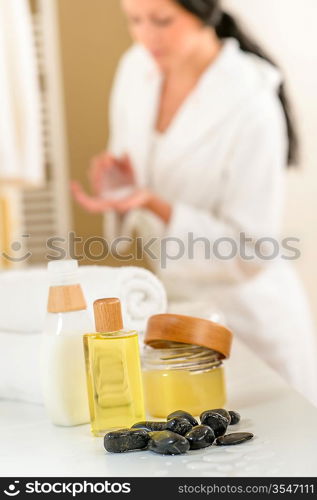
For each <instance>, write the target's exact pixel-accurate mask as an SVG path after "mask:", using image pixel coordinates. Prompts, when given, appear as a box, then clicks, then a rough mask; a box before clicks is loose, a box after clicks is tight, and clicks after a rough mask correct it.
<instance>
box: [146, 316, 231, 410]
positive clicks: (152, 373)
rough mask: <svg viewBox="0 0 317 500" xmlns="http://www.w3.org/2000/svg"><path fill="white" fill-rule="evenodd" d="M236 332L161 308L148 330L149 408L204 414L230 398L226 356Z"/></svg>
mask: <svg viewBox="0 0 317 500" xmlns="http://www.w3.org/2000/svg"><path fill="white" fill-rule="evenodd" d="M232 337H233V335H232V332H231V331H230V330H229V329H228V328H226V327H225V326H223V325H220V324H218V323H214V322H212V321H209V320H207V319H202V318H195V317H192V316H183V315H177V314H157V315H155V316H151V318H150V319H149V321H148V324H147V329H146V332H145V336H144V343H145V344H146V347H145V348H144V354H143V381H144V390H145V400H146V409H147V413H148V414H149V415H151V416H153V417H160V418H166V416H167V415H168V414H169V413H172V412H174V411H177V410H184V411H188V412H189V413H191V414H192V415H199V414H200V413H201V412H203V411H205V410H206V409H211V408H221V407H223V406H225V404H226V383H225V373H224V363H223V362H224V360H225V359H227V358H228V357H229V356H230V350H231V344H232Z"/></svg>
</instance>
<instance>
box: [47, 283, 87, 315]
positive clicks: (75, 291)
mask: <svg viewBox="0 0 317 500" xmlns="http://www.w3.org/2000/svg"><path fill="white" fill-rule="evenodd" d="M84 309H87V304H86V301H85V297H84V294H83V291H82V289H81V286H80V285H65V286H51V287H50V289H49V294H48V303H47V310H48V312H50V313H59V312H72V311H83V310H84Z"/></svg>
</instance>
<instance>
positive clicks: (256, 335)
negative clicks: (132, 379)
mask: <svg viewBox="0 0 317 500" xmlns="http://www.w3.org/2000/svg"><path fill="white" fill-rule="evenodd" d="M122 6H123V9H124V11H125V13H126V15H127V18H128V22H129V26H130V30H131V34H132V36H133V38H134V39H135V42H136V43H135V45H133V47H132V48H131V49H130V50H128V52H127V53H126V54H125V55H124V56H123V58H122V60H121V62H120V64H119V69H118V72H117V75H116V79H115V83H114V88H113V92H112V98H111V138H110V144H109V147H108V152H107V153H103V154H102V155H100V156H98V157H96V158H95V159H94V161H93V164H92V168H91V171H90V173H91V180H92V185H93V188H94V196H88V195H87V194H85V193H84V191H83V190H82V188H81V186H80V185H78V183H73V186H72V187H73V193H74V196H75V198H76V199H77V200H78V201H79V202H80V203H81V204H82V205H83V206H84V207H85V208H86V209H87V210H89V211H91V212H103V213H105V218H106V221H105V232H106V238H107V241H108V242H110V240H112V239H113V238H115V237H117V236H121V237H124V238H126V241H128V240H129V237H130V236H131V235H132V233H136V234H137V235H138V236H139V237H143V238H144V240H143V245H146V244H147V243H149V241H150V239H151V238H152V237H153V238H156V240H155V242H153V244H151V246H150V250H151V251H152V253H154V255H155V256H156V257H154V255H153V258H152V261H151V264H152V268H153V270H154V271H155V272H156V273H157V274H158V276H159V277H160V278H161V280H162V281H163V283H164V285H165V286H166V289H167V292H168V296H169V300H170V304H171V305H172V309H170V310H172V311H173V312H179V313H184V314H196V315H202V316H207V317H208V315H211V314H212V312H214V311H215V310H219V311H222V313H223V314H224V316H225V318H226V322H227V324H228V325H229V326H230V327H231V328H232V330H233V332H234V333H235V334H236V335H237V336H239V337H240V338H241V339H243V340H244V341H245V342H246V343H247V344H248V345H249V346H250V347H251V348H252V349H253V350H254V351H256V352H257V353H258V355H259V356H261V357H262V358H263V359H264V360H265V361H267V363H269V364H270V365H271V366H272V367H273V368H275V369H276V370H277V371H278V372H279V373H280V374H281V375H282V376H283V377H284V378H285V379H286V380H287V381H288V382H289V383H290V384H291V385H292V386H293V387H295V388H296V389H297V390H299V391H300V392H301V393H303V394H304V395H305V396H306V397H307V398H309V399H310V400H311V401H312V402H314V403H315V404H317V369H316V366H317V356H316V346H315V332H314V328H313V324H312V320H311V316H310V312H309V309H308V306H307V303H306V298H305V296H304V292H303V290H302V287H301V285H300V283H299V281H298V279H297V277H296V275H295V273H294V271H293V269H292V267H291V263H290V262H289V261H288V260H286V259H285V256H289V257H294V256H296V255H297V252H296V251H294V250H293V251H291V252H290V253H287V252H285V251H284V248H283V244H282V242H281V241H280V239H279V237H280V231H281V221H282V208H283V202H284V183H285V179H284V176H285V171H286V167H287V165H288V163H291V162H292V160H293V159H294V155H295V153H294V150H295V135H294V132H293V127H292V123H291V120H290V118H289V114H288V111H287V101H286V99H285V94H284V89H283V85H282V79H281V75H280V73H279V71H278V70H277V69H276V67H275V66H273V64H271V63H270V62H269V61H268V60H267V59H266V58H265V56H264V55H263V54H262V52H261V51H260V49H258V47H257V46H256V45H255V44H253V43H252V41H250V40H249V38H248V37H246V36H245V35H244V34H243V33H242V32H241V30H240V29H239V27H238V26H237V24H236V22H235V21H234V19H233V18H232V17H231V16H229V15H228V14H226V13H224V12H223V11H222V10H221V7H220V5H219V1H218V0H122ZM114 171H115V172H117V173H119V177H120V176H121V177H123V178H124V182H125V183H126V184H129V183H132V184H133V186H134V188H133V192H132V194H130V195H127V196H125V197H124V198H123V199H117V200H116V199H114V197H112V198H111V195H110V198H109V196H108V197H104V189H105V188H106V189H107V183H108V184H109V183H112V182H113V175H114ZM202 238H203V240H202ZM262 238H264V239H265V240H262ZM196 239H200V241H194V240H196ZM272 239H274V240H276V241H277V242H279V245H280V251H279V256H278V257H277V256H276V255H274V256H273V250H274V251H275V253H276V243H274V242H273V240H272ZM193 241H194V242H193ZM241 242H242V243H241ZM288 245H290V243H288ZM284 246H285V243H284ZM292 246H294V244H292ZM121 251H122V248H121Z"/></svg>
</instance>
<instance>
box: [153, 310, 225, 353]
mask: <svg viewBox="0 0 317 500" xmlns="http://www.w3.org/2000/svg"><path fill="white" fill-rule="evenodd" d="M232 338H233V334H232V332H231V331H230V330H229V329H228V328H226V327H225V326H223V325H220V324H218V323H214V322H212V321H209V320H207V319H202V318H194V317H192V316H182V315H178V314H156V315H154V316H151V317H150V318H149V320H148V324H147V329H146V332H145V336H144V343H145V344H147V345H150V346H151V347H154V348H157V349H164V347H168V343H169V342H179V343H182V344H192V345H200V346H203V347H207V348H208V349H212V350H213V351H217V352H218V353H219V354H220V355H221V358H222V359H223V358H228V357H229V356H230V351H231V345H232Z"/></svg>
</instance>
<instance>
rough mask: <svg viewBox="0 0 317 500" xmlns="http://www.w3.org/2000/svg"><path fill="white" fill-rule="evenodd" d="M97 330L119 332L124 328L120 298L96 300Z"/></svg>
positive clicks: (100, 331)
mask: <svg viewBox="0 0 317 500" xmlns="http://www.w3.org/2000/svg"><path fill="white" fill-rule="evenodd" d="M94 314H95V323H96V332H99V333H107V332H118V331H120V330H122V329H123V321H122V312H121V303H120V300H119V299H116V298H107V299H99V300H95V302H94Z"/></svg>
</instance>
